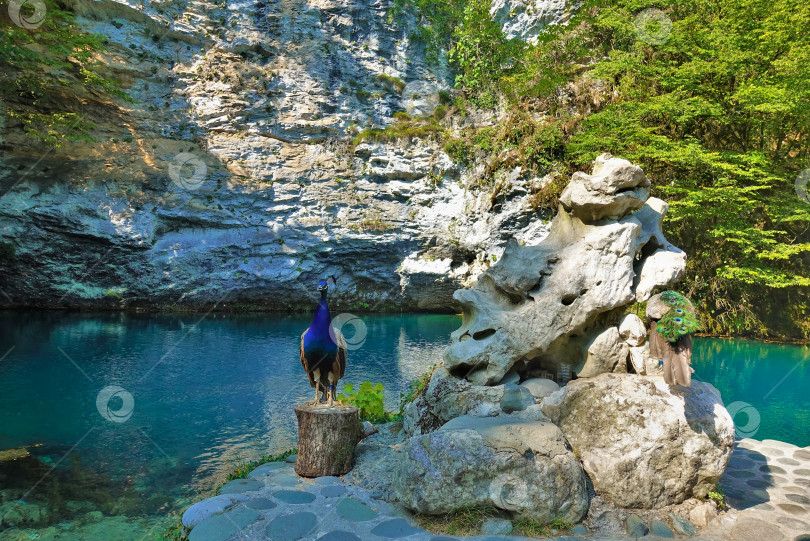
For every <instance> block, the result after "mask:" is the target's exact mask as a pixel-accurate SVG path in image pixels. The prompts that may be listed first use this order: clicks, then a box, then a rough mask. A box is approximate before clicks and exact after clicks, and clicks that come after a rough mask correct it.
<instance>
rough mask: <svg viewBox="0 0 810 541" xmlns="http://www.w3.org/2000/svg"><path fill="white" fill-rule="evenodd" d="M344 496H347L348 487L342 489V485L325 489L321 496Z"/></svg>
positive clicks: (322, 490)
mask: <svg viewBox="0 0 810 541" xmlns="http://www.w3.org/2000/svg"><path fill="white" fill-rule="evenodd" d="M344 494H346V487H342V486H340V485H337V486H331V487H324V488H322V489H321V496H323V497H324V498H337V497H338V496H343V495H344Z"/></svg>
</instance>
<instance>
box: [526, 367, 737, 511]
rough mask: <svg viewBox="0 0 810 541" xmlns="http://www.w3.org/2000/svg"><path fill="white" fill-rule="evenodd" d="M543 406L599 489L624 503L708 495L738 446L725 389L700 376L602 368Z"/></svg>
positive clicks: (655, 503) (649, 504)
mask: <svg viewBox="0 0 810 541" xmlns="http://www.w3.org/2000/svg"><path fill="white" fill-rule="evenodd" d="M541 409H542V410H543V412H544V413H545V414H546V415H548V417H549V418H550V419H551V420H552V421H553V422H554V423H555V424H556V425H557V426H559V427H560V429H561V430H562V432H563V434H565V437H566V438H567V439H568V441H569V442H570V444H571V446H572V447H573V448H574V449H576V450H577V452H578V454H579V456H580V459H581V461H582V466H583V468H585V471H586V472H587V473H588V476H589V477H590V479H591V481H592V482H593V486H594V489H595V490H596V493H597V494H599V495H600V496H602V497H604V498H605V499H606V500H608V501H610V502H612V503H614V504H615V505H618V506H620V507H631V508H646V509H649V508H657V507H662V506H665V505H672V504H677V503H680V502H682V501H684V500H685V499H687V498H690V497H697V498H705V497H706V495H707V494H708V492H709V491H710V490H713V489H714V486H715V484H716V483H717V482H718V481H719V480H720V477H721V476H722V475H723V472H724V471H725V469H726V465H727V464H728V460H729V458H730V457H731V452H732V450H733V447H734V422H733V421H732V419H731V416H730V415H729V413H728V411H726V409H725V407H723V401H722V399H721V397H720V392H719V391H718V390H717V389H715V388H714V387H713V386H712V385H711V384H709V383H705V382H699V381H695V382H693V383H692V385H691V386H690V387H688V388H687V387H671V386H669V385H667V384H666V383H664V381H663V379H662V378H660V377H649V376H629V375H621V374H602V375H600V376H598V377H595V378H583V379H579V380H576V381H572V382H570V383H569V384H568V385H566V386H565V387H564V388H562V389H560V390H559V391H558V392H556V393H554V394H552V395H550V396H548V397H546V398H545V399H544V400H543V403H542V405H541Z"/></svg>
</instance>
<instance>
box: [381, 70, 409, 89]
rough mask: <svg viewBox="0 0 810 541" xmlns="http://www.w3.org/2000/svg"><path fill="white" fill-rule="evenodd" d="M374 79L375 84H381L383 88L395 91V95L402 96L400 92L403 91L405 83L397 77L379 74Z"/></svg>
mask: <svg viewBox="0 0 810 541" xmlns="http://www.w3.org/2000/svg"><path fill="white" fill-rule="evenodd" d="M376 79H377V82H379V83H382V85H383V86H385V87H387V88H389V89H391V90H393V91H395V92H396V93H397V94H402V91H403V90H405V81H403V80H402V79H400V78H399V77H394V76H393V75H388V74H386V73H381V74H379V75H377V77H376Z"/></svg>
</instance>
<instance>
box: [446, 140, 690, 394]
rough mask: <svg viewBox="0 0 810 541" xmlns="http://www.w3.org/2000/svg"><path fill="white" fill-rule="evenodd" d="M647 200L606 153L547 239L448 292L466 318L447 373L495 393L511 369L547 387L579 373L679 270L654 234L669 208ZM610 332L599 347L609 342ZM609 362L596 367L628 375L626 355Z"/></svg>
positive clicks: (633, 169)
mask: <svg viewBox="0 0 810 541" xmlns="http://www.w3.org/2000/svg"><path fill="white" fill-rule="evenodd" d="M648 197H649V180H647V177H646V176H645V175H644V172H643V171H642V170H641V168H640V167H638V166H636V165H633V164H631V163H630V162H628V161H627V160H622V159H618V158H614V157H612V156H610V155H609V154H605V155H602V156H600V157H599V158H597V160H596V161H595V163H594V172H593V175H585V174H575V175H574V176H573V178H572V179H571V184H569V186H568V188H566V191H565V192H564V193H563V197H562V198H561V200H562V201H563V204H562V205H561V207H560V210H559V212H558V213H557V216H556V217H555V218H554V220H553V221H552V224H551V229H550V232H549V235H548V237H547V238H546V239H545V240H543V241H542V242H541V243H540V244H538V245H535V246H521V245H518V244H517V243H515V242H512V243H510V244H509V245H508V246H507V248H506V250H505V251H504V253H503V255H502V257H501V258H500V259H499V260H498V261H497V262H496V263H495V264H494V265H492V266H491V267H490V268H489V269H488V270H487V271H486V272H485V273H484V274H482V275H481V276H480V277H479V279H478V282H477V283H476V285H475V286H474V287H473V288H471V289H463V290H458V291H456V292H455V294H454V298H455V299H456V300H457V301H458V302H459V304H460V305H461V307H462V311H463V319H462V324H461V327H460V328H459V329H458V330H457V331H455V332H454V333H453V334H452V337H451V338H452V343H451V345H450V347H448V348H447V350H446V351H445V354H444V361H445V366H446V367H447V368H448V370H449V371H450V372H451V373H452V374H454V375H457V376H459V377H463V378H465V379H467V380H469V381H470V382H472V383H474V384H476V385H492V384H495V383H497V382H500V381H501V380H502V378H504V376H505V375H506V374H507V373H508V372H509V371H510V370H512V369H516V370H517V371H518V372H519V374H520V375H521V376H522V377H526V376H527V375H528V374H531V373H533V371H534V370H536V369H541V370H542V371H545V372H548V373H549V374H551V376H552V377H553V378H554V379H559V378H560V377H561V376H563V375H564V374H567V373H568V372H569V371H570V370H571V368H572V367H579V368H580V369H581V368H582V367H583V365H584V364H585V362H586V360H587V357H588V353H589V349H591V346H592V345H593V344H592V342H591V341H592V340H593V339H594V337H596V336H598V335H599V334H600V332H602V331H603V330H605V328H606V327H607V326H608V322H609V320H610V319H611V315H612V314H617V312H620V311H621V310H622V309H623V308H624V307H626V306H629V305H630V304H632V303H634V302H636V301H645V300H647V299H648V298H649V297H650V295H651V293H652V291H653V290H654V289H656V288H660V287H667V286H669V285H670V284H671V283H673V282H674V281H675V280H677V279H678V278H679V277H680V276H681V274H682V273H683V271H684V269H685V267H686V257H685V255H684V253H683V252H682V251H681V250H679V249H678V248H676V247H674V246H672V245H671V244H670V243H669V242H667V240H666V239H665V238H664V236H663V233H662V231H661V222H662V220H663V217H664V215H665V214H666V212H667V208H668V207H667V204H666V203H665V202H664V201H661V200H660V199H655V198H649V199H648ZM653 254H658V255H656V258H655V260H654V261H653V260H650V257H651V256H652V255H653ZM667 254H668V255H667ZM662 265H664V266H663V267H662ZM609 332H610V333H611V336H606V337H603V339H602V340H606V339H613V338H616V337H615V336H612V334H614V331H609ZM631 340H633V341H634V342H638V340H637V339H635V337H633V338H631ZM617 343H618V342H617ZM622 343H624V342H623V341H622ZM625 348H626V346H622V349H625ZM594 357H595V355H594ZM613 357H616V358H611V359H606V358H602V359H596V358H595V359H594V362H596V361H600V362H602V364H605V363H607V362H608V361H610V362H613V361H615V362H613V368H615V367H617V366H619V367H620V368H621V367H625V369H626V366H627V363H626V360H627V357H628V352H627V351H624V355H623V356H622V359H618V356H613ZM620 360H621V361H622V362H619V361H620ZM592 364H593V363H592ZM601 371H604V369H600V368H599V367H596V368H595V369H593V370H591V371H590V374H592V375H596V374H597V373H599V372H601Z"/></svg>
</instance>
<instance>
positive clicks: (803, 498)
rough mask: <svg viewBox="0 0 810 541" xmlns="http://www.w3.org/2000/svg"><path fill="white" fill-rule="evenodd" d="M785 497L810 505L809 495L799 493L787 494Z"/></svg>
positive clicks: (794, 501)
mask: <svg viewBox="0 0 810 541" xmlns="http://www.w3.org/2000/svg"><path fill="white" fill-rule="evenodd" d="M785 498H787V499H788V500H790V501H792V502H793V503H799V504H802V505H810V498H808V497H807V496H801V495H799V494H785Z"/></svg>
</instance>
